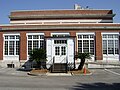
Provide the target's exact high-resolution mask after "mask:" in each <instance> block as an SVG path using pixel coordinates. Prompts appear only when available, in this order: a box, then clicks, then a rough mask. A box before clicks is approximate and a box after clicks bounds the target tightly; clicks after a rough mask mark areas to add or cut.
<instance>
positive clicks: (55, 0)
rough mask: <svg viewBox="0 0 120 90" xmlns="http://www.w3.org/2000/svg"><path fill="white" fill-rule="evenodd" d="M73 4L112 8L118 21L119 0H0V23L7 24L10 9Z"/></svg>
mask: <svg viewBox="0 0 120 90" xmlns="http://www.w3.org/2000/svg"><path fill="white" fill-rule="evenodd" d="M74 4H79V5H81V6H82V7H86V6H89V8H92V9H112V10H113V11H114V13H115V14H116V16H115V17H114V22H115V23H120V1H119V0H0V24H8V23H9V18H8V15H10V12H11V11H12V10H44V9H49V10H50V9H73V8H74Z"/></svg>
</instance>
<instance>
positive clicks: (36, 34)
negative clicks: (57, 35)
mask: <svg viewBox="0 0 120 90" xmlns="http://www.w3.org/2000/svg"><path fill="white" fill-rule="evenodd" d="M28 35H44V33H39V32H38V33H26V36H28Z"/></svg>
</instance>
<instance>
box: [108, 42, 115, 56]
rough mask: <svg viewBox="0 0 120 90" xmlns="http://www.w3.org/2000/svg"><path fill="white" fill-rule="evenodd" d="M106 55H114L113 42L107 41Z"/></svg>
mask: <svg viewBox="0 0 120 90" xmlns="http://www.w3.org/2000/svg"><path fill="white" fill-rule="evenodd" d="M108 54H114V42H113V40H108Z"/></svg>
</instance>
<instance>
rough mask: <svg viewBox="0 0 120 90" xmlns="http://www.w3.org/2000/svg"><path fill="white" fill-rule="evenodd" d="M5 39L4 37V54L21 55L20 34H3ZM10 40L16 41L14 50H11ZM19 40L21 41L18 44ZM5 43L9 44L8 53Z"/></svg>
mask: <svg viewBox="0 0 120 90" xmlns="http://www.w3.org/2000/svg"><path fill="white" fill-rule="evenodd" d="M12 37H13V38H12ZM3 39H4V41H3V42H4V43H3V55H4V56H19V54H20V34H3ZM5 42H7V45H6V44H5ZM10 42H13V43H14V46H13V52H10ZM17 42H19V43H18V45H17ZM5 45H6V46H7V49H8V50H7V53H6V49H5V48H6V47H5ZM17 49H18V50H17ZM10 53H11V54H10Z"/></svg>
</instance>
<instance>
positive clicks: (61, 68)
mask: <svg viewBox="0 0 120 90" xmlns="http://www.w3.org/2000/svg"><path fill="white" fill-rule="evenodd" d="M50 70H51V73H67V63H54V64H53V65H52V66H51V68H50Z"/></svg>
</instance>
